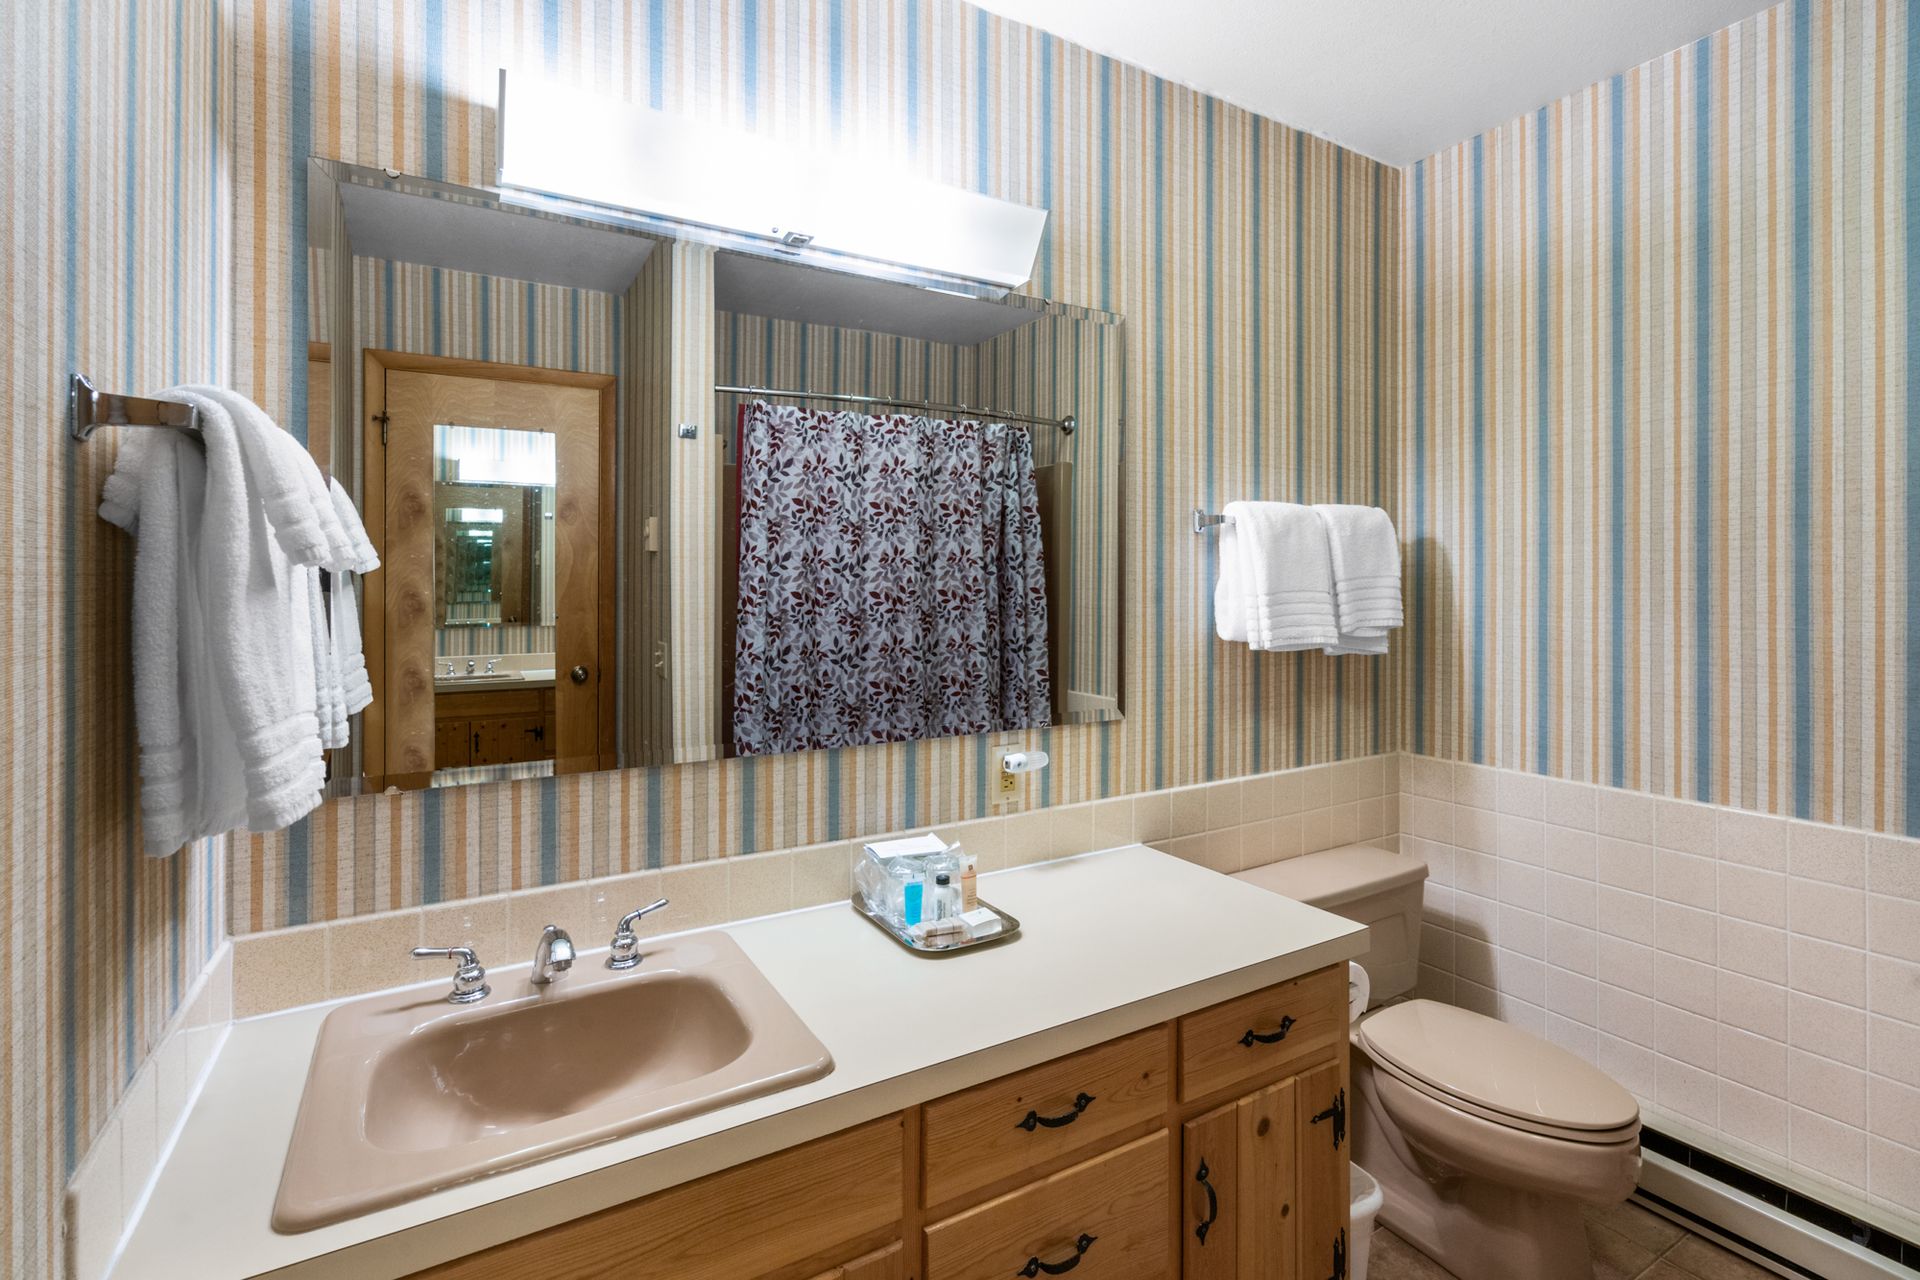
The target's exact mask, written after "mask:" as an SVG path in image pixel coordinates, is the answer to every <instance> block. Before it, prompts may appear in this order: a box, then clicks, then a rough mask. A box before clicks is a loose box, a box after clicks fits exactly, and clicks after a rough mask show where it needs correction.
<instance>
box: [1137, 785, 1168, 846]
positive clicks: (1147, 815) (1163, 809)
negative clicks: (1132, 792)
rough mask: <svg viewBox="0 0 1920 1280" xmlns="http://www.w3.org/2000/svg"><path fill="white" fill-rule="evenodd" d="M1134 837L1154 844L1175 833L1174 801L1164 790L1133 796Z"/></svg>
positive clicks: (1143, 842) (1145, 842)
mask: <svg viewBox="0 0 1920 1280" xmlns="http://www.w3.org/2000/svg"><path fill="white" fill-rule="evenodd" d="M1133 826H1134V832H1133V838H1134V839H1136V840H1138V841H1140V843H1142V844H1152V843H1153V842H1154V841H1156V840H1164V839H1166V838H1167V837H1169V836H1171V835H1172V834H1173V803H1172V800H1171V799H1170V798H1169V797H1168V796H1167V793H1166V792H1164V791H1154V792H1150V793H1146V794H1143V795H1137V796H1135V797H1134V798H1133Z"/></svg>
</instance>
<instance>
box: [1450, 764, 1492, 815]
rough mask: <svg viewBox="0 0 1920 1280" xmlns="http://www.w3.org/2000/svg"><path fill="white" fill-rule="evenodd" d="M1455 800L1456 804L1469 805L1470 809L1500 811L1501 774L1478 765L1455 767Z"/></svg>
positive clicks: (1459, 765) (1457, 765) (1458, 765)
mask: <svg viewBox="0 0 1920 1280" xmlns="http://www.w3.org/2000/svg"><path fill="white" fill-rule="evenodd" d="M1453 799H1454V803H1456V804H1463V805H1467V806H1468V807H1470V808H1474V809H1490V810H1494V811H1498V810H1499V808H1500V775H1499V773H1498V772H1497V771H1495V770H1493V769H1488V768H1485V767H1484V766H1482V765H1477V764H1456V765H1454V767H1453Z"/></svg>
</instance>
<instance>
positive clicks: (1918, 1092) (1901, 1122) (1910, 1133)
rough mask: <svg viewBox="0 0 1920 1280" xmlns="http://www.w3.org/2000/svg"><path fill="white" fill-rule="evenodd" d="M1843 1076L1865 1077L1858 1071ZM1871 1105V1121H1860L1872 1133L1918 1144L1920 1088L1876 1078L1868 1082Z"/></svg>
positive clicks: (1861, 1080) (1862, 1080)
mask: <svg viewBox="0 0 1920 1280" xmlns="http://www.w3.org/2000/svg"><path fill="white" fill-rule="evenodd" d="M1846 1079H1847V1080H1850V1081H1854V1082H1858V1083H1861V1084H1864V1083H1865V1081H1866V1077H1865V1076H1864V1075H1861V1074H1860V1073H1858V1072H1854V1073H1852V1075H1851V1076H1849V1077H1846ZM1836 1083H1839V1082H1838V1081H1836ZM1871 1107H1872V1111H1871V1114H1872V1117H1873V1122H1872V1123H1871V1124H1865V1123H1864V1122H1863V1125H1864V1127H1865V1128H1868V1129H1870V1130H1872V1132H1873V1133H1874V1135H1875V1136H1876V1137H1881V1138H1885V1139H1887V1140H1888V1141H1890V1142H1897V1143H1899V1144H1900V1145H1901V1146H1903V1147H1915V1148H1920V1089H1910V1088H1908V1087H1907V1086H1906V1085H1903V1084H1897V1083H1895V1082H1894V1081H1892V1080H1881V1079H1876V1080H1874V1081H1873V1084H1872V1102H1871ZM1844 1118H1845V1117H1842V1116H1836V1117H1835V1119H1844Z"/></svg>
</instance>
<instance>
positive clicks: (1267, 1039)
mask: <svg viewBox="0 0 1920 1280" xmlns="http://www.w3.org/2000/svg"><path fill="white" fill-rule="evenodd" d="M1291 1030H1293V1015H1292V1014H1288V1015H1287V1016H1286V1017H1284V1018H1282V1019H1280V1029H1279V1030H1278V1031H1276V1032H1274V1033H1273V1034H1272V1035H1270V1036H1263V1035H1261V1034H1260V1033H1259V1032H1258V1031H1255V1030H1254V1029H1253V1028H1252V1027H1248V1028H1247V1034H1245V1035H1243V1036H1241V1037H1240V1043H1241V1044H1243V1045H1245V1046H1246V1047H1247V1048H1249V1049H1251V1048H1253V1046H1255V1045H1256V1044H1279V1043H1280V1042H1281V1041H1282V1040H1285V1039H1286V1038H1287V1032H1289V1031H1291Z"/></svg>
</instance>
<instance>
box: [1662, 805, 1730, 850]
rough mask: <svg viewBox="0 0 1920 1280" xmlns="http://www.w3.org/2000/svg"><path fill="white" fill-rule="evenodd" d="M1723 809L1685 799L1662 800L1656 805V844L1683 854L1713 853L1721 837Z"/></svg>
mask: <svg viewBox="0 0 1920 1280" xmlns="http://www.w3.org/2000/svg"><path fill="white" fill-rule="evenodd" d="M1718 819H1719V810H1717V809H1714V808H1712V807H1711V806H1709V805H1704V804H1690V803H1688V802H1687V801H1684V800H1660V801H1657V802H1656V803H1655V804H1654V809H1653V830H1654V841H1653V842H1654V844H1656V845H1658V846H1659V847H1660V848H1662V849H1676V850H1678V851H1680V852H1681V853H1696V854H1701V855H1703V856H1711V855H1712V854H1713V851H1714V843H1715V840H1716V838H1717V834H1716V833H1717V830H1718Z"/></svg>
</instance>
